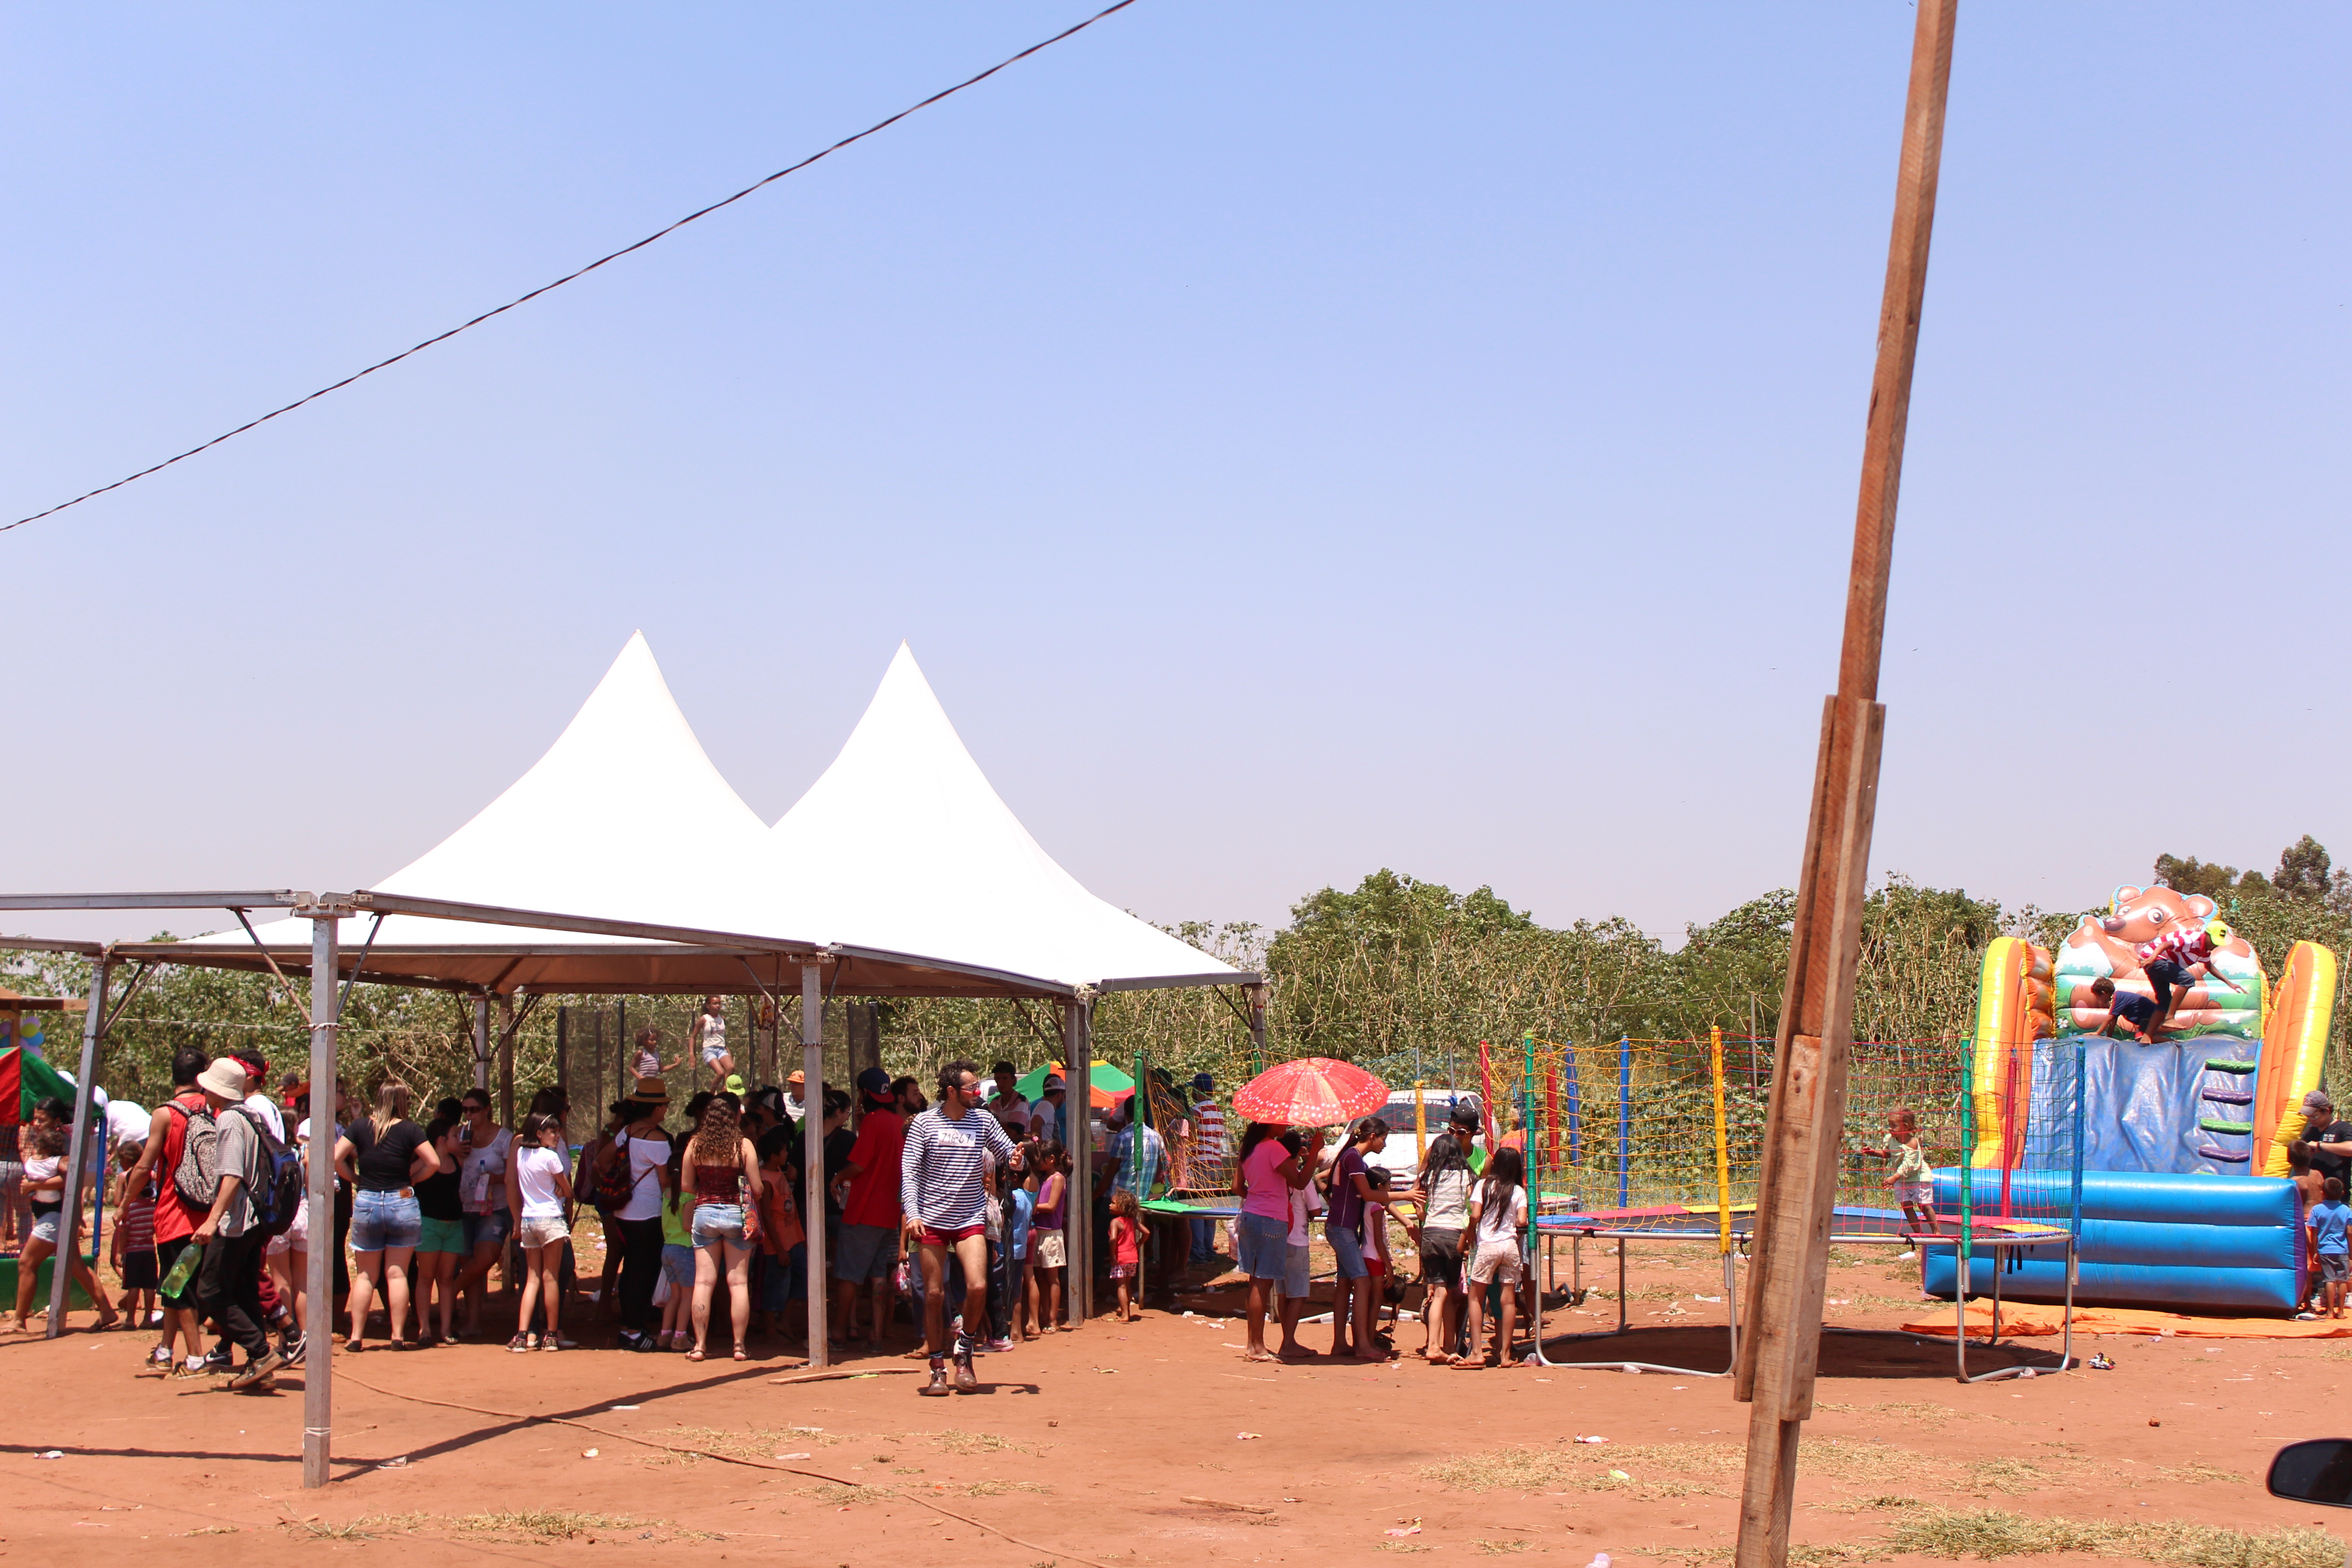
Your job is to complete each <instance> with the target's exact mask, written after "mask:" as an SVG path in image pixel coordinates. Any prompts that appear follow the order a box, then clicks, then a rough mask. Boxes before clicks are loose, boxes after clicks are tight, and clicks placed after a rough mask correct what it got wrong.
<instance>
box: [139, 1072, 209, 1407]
mask: <svg viewBox="0 0 2352 1568" xmlns="http://www.w3.org/2000/svg"><path fill="white" fill-rule="evenodd" d="M211 1065H212V1058H209V1057H207V1056H206V1055H205V1053H204V1052H202V1051H199V1050H192V1049H182V1050H179V1051H176V1052H174V1053H173V1057H172V1083H173V1096H172V1098H171V1099H170V1100H167V1101H165V1102H164V1103H163V1104H162V1105H159V1106H157V1107H156V1108H155V1114H154V1116H153V1117H152V1119H151V1120H150V1121H149V1122H148V1124H147V1139H146V1142H145V1143H144V1144H142V1146H141V1148H140V1152H139V1159H138V1163H135V1164H133V1165H132V1166H131V1173H130V1175H129V1176H128V1177H127V1178H126V1185H125V1186H124V1188H123V1190H124V1191H125V1192H133V1193H135V1192H139V1191H142V1189H144V1188H145V1186H146V1184H147V1183H148V1182H149V1181H151V1180H152V1181H153V1182H154V1183H155V1185H156V1195H155V1269H156V1278H157V1279H169V1278H170V1277H171V1273H172V1266H173V1264H175V1263H177V1262H178V1261H179V1260H180V1254H181V1253H183V1252H184V1251H186V1250H187V1247H188V1238H189V1237H191V1236H193V1235H194V1234H195V1229H196V1222H197V1221H198V1220H200V1219H202V1218H203V1217H204V1216H203V1215H201V1214H198V1213H195V1212H193V1211H191V1210H190V1209H189V1207H188V1205H186V1203H184V1201H183V1200H182V1199H181V1196H180V1190H179V1187H178V1185H177V1183H176V1180H175V1178H176V1177H177V1176H178V1175H179V1173H180V1158H181V1156H182V1155H183V1154H184V1153H185V1152H186V1151H187V1146H188V1123H189V1121H191V1120H192V1119H194V1118H195V1117H198V1116H203V1115H206V1114H208V1112H207V1111H206V1109H205V1097H204V1091H203V1090H201V1089H198V1088H197V1087H196V1079H197V1077H198V1076H199V1075H200V1074H202V1073H203V1072H204V1070H205V1068H207V1067H209V1066H211ZM161 1300H162V1302H163V1342H162V1343H160V1344H158V1345H157V1346H156V1347H155V1348H154V1349H153V1350H152V1351H151V1352H148V1359H149V1360H150V1361H152V1363H154V1364H155V1365H157V1366H161V1367H165V1368H169V1369H170V1370H171V1375H172V1376H173V1377H203V1376H205V1374H206V1366H205V1343H204V1314H203V1313H202V1312H200V1311H198V1310H197V1309H196V1281H195V1280H194V1279H189V1281H188V1282H187V1284H186V1285H185V1286H184V1288H183V1289H181V1291H180V1293H179V1294H178V1295H176V1296H174V1295H163V1296H162V1297H161ZM175 1340H176V1341H178V1342H179V1343H180V1345H181V1347H182V1348H181V1353H182V1354H183V1355H184V1357H185V1360H184V1362H182V1363H180V1364H179V1365H177V1366H174V1365H173V1360H172V1357H173V1349H172V1346H173V1341H175Z"/></svg>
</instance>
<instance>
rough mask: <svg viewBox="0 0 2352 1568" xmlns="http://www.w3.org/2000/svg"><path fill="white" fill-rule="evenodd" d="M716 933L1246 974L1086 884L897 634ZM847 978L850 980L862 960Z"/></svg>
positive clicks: (1150, 974)
mask: <svg viewBox="0 0 2352 1568" xmlns="http://www.w3.org/2000/svg"><path fill="white" fill-rule="evenodd" d="M745 891H746V892H747V894H748V895H749V897H750V899H751V900H753V907H752V910H751V912H746V913H743V914H740V915H739V914H734V913H732V912H729V913H727V914H726V915H725V916H724V918H723V921H722V922H721V924H722V929H728V930H736V929H741V930H753V931H793V932H798V933H804V934H806V935H810V936H814V937H815V938H816V939H817V940H819V941H821V942H836V943H845V944H854V945H856V946H862V947H869V948H882V949H887V950H890V951H893V952H922V953H930V954H934V955H937V956H940V957H951V958H953V959H955V960H957V961H958V962H961V963H973V964H978V965H980V966H982V967H985V968H991V969H1002V970H1009V971H1012V972H1013V973H1017V974H1034V975H1042V976H1045V977H1046V978H1048V979H1052V980H1056V981H1060V982H1063V983H1065V984H1071V985H1080V984H1084V985H1094V986H1102V987H1108V988H1112V989H1121V988H1130V987H1136V986H1139V985H1140V984H1226V983H1238V982H1241V981H1244V980H1247V979H1253V978H1255V976H1248V975H1244V974H1242V973H1240V972H1238V971H1236V970H1234V969H1233V968H1232V967H1231V966H1229V965H1227V964H1224V963H1219V962H1218V961H1217V960H1215V959H1213V958H1211V957H1209V956H1208V955H1207V954H1205V953H1203V952H1200V951H1199V950H1198V949H1196V948H1193V947H1191V946H1189V945H1187V944H1186V943H1184V942H1180V941H1178V940H1177V939H1176V938H1175V937H1172V936H1171V935H1169V934H1168V933H1167V932H1166V931H1160V929H1158V928H1157V927H1155V926H1152V925H1150V924H1148V923H1146V922H1145V921H1140V920H1138V919H1137V918H1136V917H1135V916H1133V915H1131V914H1129V913H1128V912H1126V911H1125V910H1119V909H1117V908H1114V907H1113V906H1112V905H1110V904H1108V903H1106V902H1104V901H1103V900H1100V899H1098V898H1097V897H1095V896H1094V895H1093V894H1092V893H1089V892H1088V891H1087V889H1084V888H1083V887H1080V886H1079V885H1078V881H1077V879H1076V878H1074V877H1072V876H1071V875H1070V874H1069V873H1068V872H1067V871H1065V870H1064V869H1062V868H1061V867H1060V866H1058V865H1056V864H1055V861H1054V858H1053V857H1052V856H1050V855H1047V854H1046V853H1045V850H1044V849H1042V848H1040V847H1038V845H1037V841H1036V840H1035V839H1034V838H1032V837H1030V836H1029V830H1028V829H1027V828H1025V827H1024V826H1021V823H1020V820H1019V819H1018V818H1017V817H1015V816H1013V812H1012V810H1011V808H1010V807H1008V806H1007V805H1005V804H1004V802H1003V799H1002V798H1001V797H1000V796H999V795H997V793H996V791H995V789H994V788H993V787H992V786H991V785H990V784H989V782H988V779H987V776H986V775H985V774H983V773H982V772H981V771H980V764H979V763H975V762H973V761H972V759H971V752H968V751H966V750H965V749H964V744H963V742H962V740H961V738H960V737H959V736H958V735H957V734H956V731H955V726H954V725H953V724H951V723H950V722H949V721H948V716H947V712H946V710H944V709H942V708H941V707H940V700H939V699H938V697H936V696H935V695H933V694H932V691H931V688H930V683H929V681H927V680H925V679H923V672H922V671H921V670H920V669H919V668H917V667H916V664H915V656H914V654H913V653H912V652H911V651H910V650H909V649H908V647H907V645H906V644H904V643H901V644H899V645H898V655H897V657H896V658H892V659H891V661H890V668H889V669H888V671H887V673H886V674H884V676H883V677H882V685H881V688H880V689H878V690H877V691H876V692H875V694H874V700H873V701H872V702H870V703H868V704H867V705H866V713H865V716H864V717H863V718H861V719H860V720H859V721H857V728H856V730H854V731H851V733H850V736H849V741H848V742H847V743H846V744H845V745H844V746H843V747H842V748H841V754H840V755H839V756H837V757H835V759H834V761H833V765H832V766H831V767H829V768H827V769H826V770H825V771H824V775H823V776H822V777H820V778H819V779H818V780H817V781H816V783H815V784H812V785H810V786H809V790H808V793H807V794H806V795H803V796H801V798H800V800H799V801H798V802H797V803H796V804H794V805H793V808H792V809H791V810H790V811H788V812H786V813H785V814H784V815H783V817H782V820H780V821H779V822H778V823H777V824H776V826H775V827H774V829H773V830H772V832H770V833H769V834H768V836H767V842H766V844H765V845H764V846H763V848H762V852H761V858H760V859H759V860H758V861H757V862H755V869H754V872H753V874H752V875H751V877H750V878H748V879H746V886H745ZM844 984H845V985H849V986H853V987H854V985H855V979H854V971H853V973H852V974H850V975H845V976H844Z"/></svg>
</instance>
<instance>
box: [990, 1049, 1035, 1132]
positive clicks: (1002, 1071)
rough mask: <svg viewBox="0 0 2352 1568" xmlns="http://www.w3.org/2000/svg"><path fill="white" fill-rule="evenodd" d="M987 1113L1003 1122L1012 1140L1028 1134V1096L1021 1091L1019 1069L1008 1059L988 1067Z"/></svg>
mask: <svg viewBox="0 0 2352 1568" xmlns="http://www.w3.org/2000/svg"><path fill="white" fill-rule="evenodd" d="M988 1075H989V1078H990V1079H992V1082H991V1083H990V1085H989V1093H988V1113H989V1114H990V1115H991V1116H993V1117H995V1118H996V1120H997V1121H1001V1122H1003V1124H1004V1131H1006V1132H1008V1133H1010V1134H1011V1135H1012V1137H1013V1142H1016V1143H1017V1142H1020V1141H1021V1140H1022V1139H1024V1138H1025V1137H1027V1136H1028V1134H1029V1098H1028V1096H1026V1095H1024V1094H1023V1093H1022V1092H1021V1082H1020V1077H1019V1070H1018V1069H1017V1068H1014V1067H1013V1064H1012V1063H1011V1062H1009V1061H1000V1062H998V1063H997V1064H996V1065H995V1066H994V1067H992V1068H989V1069H988Z"/></svg>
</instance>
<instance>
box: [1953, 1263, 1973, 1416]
mask: <svg viewBox="0 0 2352 1568" xmlns="http://www.w3.org/2000/svg"><path fill="white" fill-rule="evenodd" d="M1952 1258H1953V1265H1954V1272H1953V1275H1952V1319H1953V1322H1952V1348H1953V1350H1954V1352H1956V1354H1957V1355H1958V1362H1957V1363H1956V1370H1955V1371H1954V1372H1953V1373H1952V1376H1953V1377H1954V1379H1955V1380H1957V1381H1958V1382H1960V1383H1966V1382H1968V1380H1969V1258H1968V1254H1967V1252H1965V1251H1964V1250H1962V1249H1961V1248H1959V1247H1954V1248H1953V1249H1952Z"/></svg>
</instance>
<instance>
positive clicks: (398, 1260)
mask: <svg viewBox="0 0 2352 1568" xmlns="http://www.w3.org/2000/svg"><path fill="white" fill-rule="evenodd" d="M410 1102H411V1096H410V1090H409V1088H408V1086H407V1085H406V1084H404V1083H403V1082H401V1081H400V1080H399V1079H384V1081H383V1083H382V1084H381V1085H380V1086H378V1088H377V1089H376V1091H375V1111H374V1114H373V1115H372V1116H355V1117H353V1118H352V1121H351V1124H350V1125H349V1126H347V1127H345V1128H344V1129H343V1135H342V1136H341V1138H339V1139H337V1140H336V1141H335V1172H336V1173H337V1174H338V1175H340V1176H341V1177H342V1178H343V1180H345V1181H347V1182H349V1183H351V1184H352V1189H353V1195H352V1237H351V1240H352V1255H353V1256H354V1257H355V1258H357V1259H358V1260H359V1268H358V1269H357V1270H356V1271H355V1272H354V1273H353V1276H352V1300H351V1313H352V1334H351V1339H350V1341H349V1342H347V1343H346V1344H345V1345H344V1347H343V1348H344V1349H346V1350H348V1351H352V1352H359V1351H361V1350H363V1349H365V1348H366V1339H367V1320H368V1309H369V1307H370V1305H371V1303H372V1301H373V1297H374V1293H375V1287H376V1286H377V1284H378V1283H379V1282H380V1283H381V1284H382V1285H383V1292H384V1315H385V1328H386V1334H385V1337H386V1338H387V1339H389V1340H390V1341H391V1342H392V1348H393V1349H394V1350H404V1349H406V1348H407V1345H408V1342H407V1340H406V1339H405V1338H404V1336H403V1334H402V1330H403V1329H404V1327H405V1324H406V1320H407V1317H408V1268H409V1264H410V1261H411V1260H412V1259H413V1258H415V1255H416V1244H417V1242H418V1241H419V1240H421V1239H423V1237H424V1233H425V1213H424V1210H423V1209H422V1208H420V1207H419V1206H418V1205H417V1202H416V1184H417V1183H419V1182H421V1181H423V1180H424V1179H425V1177H427V1176H431V1175H436V1174H437V1173H439V1172H440V1169H441V1156H440V1153H439V1152H438V1151H436V1149H435V1148H434V1147H433V1141H432V1140H431V1139H429V1138H427V1137H425V1129H424V1128H422V1127H419V1126H418V1125H416V1123H415V1122H414V1121H410V1120H409V1119H408V1108H409V1105H410Z"/></svg>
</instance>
